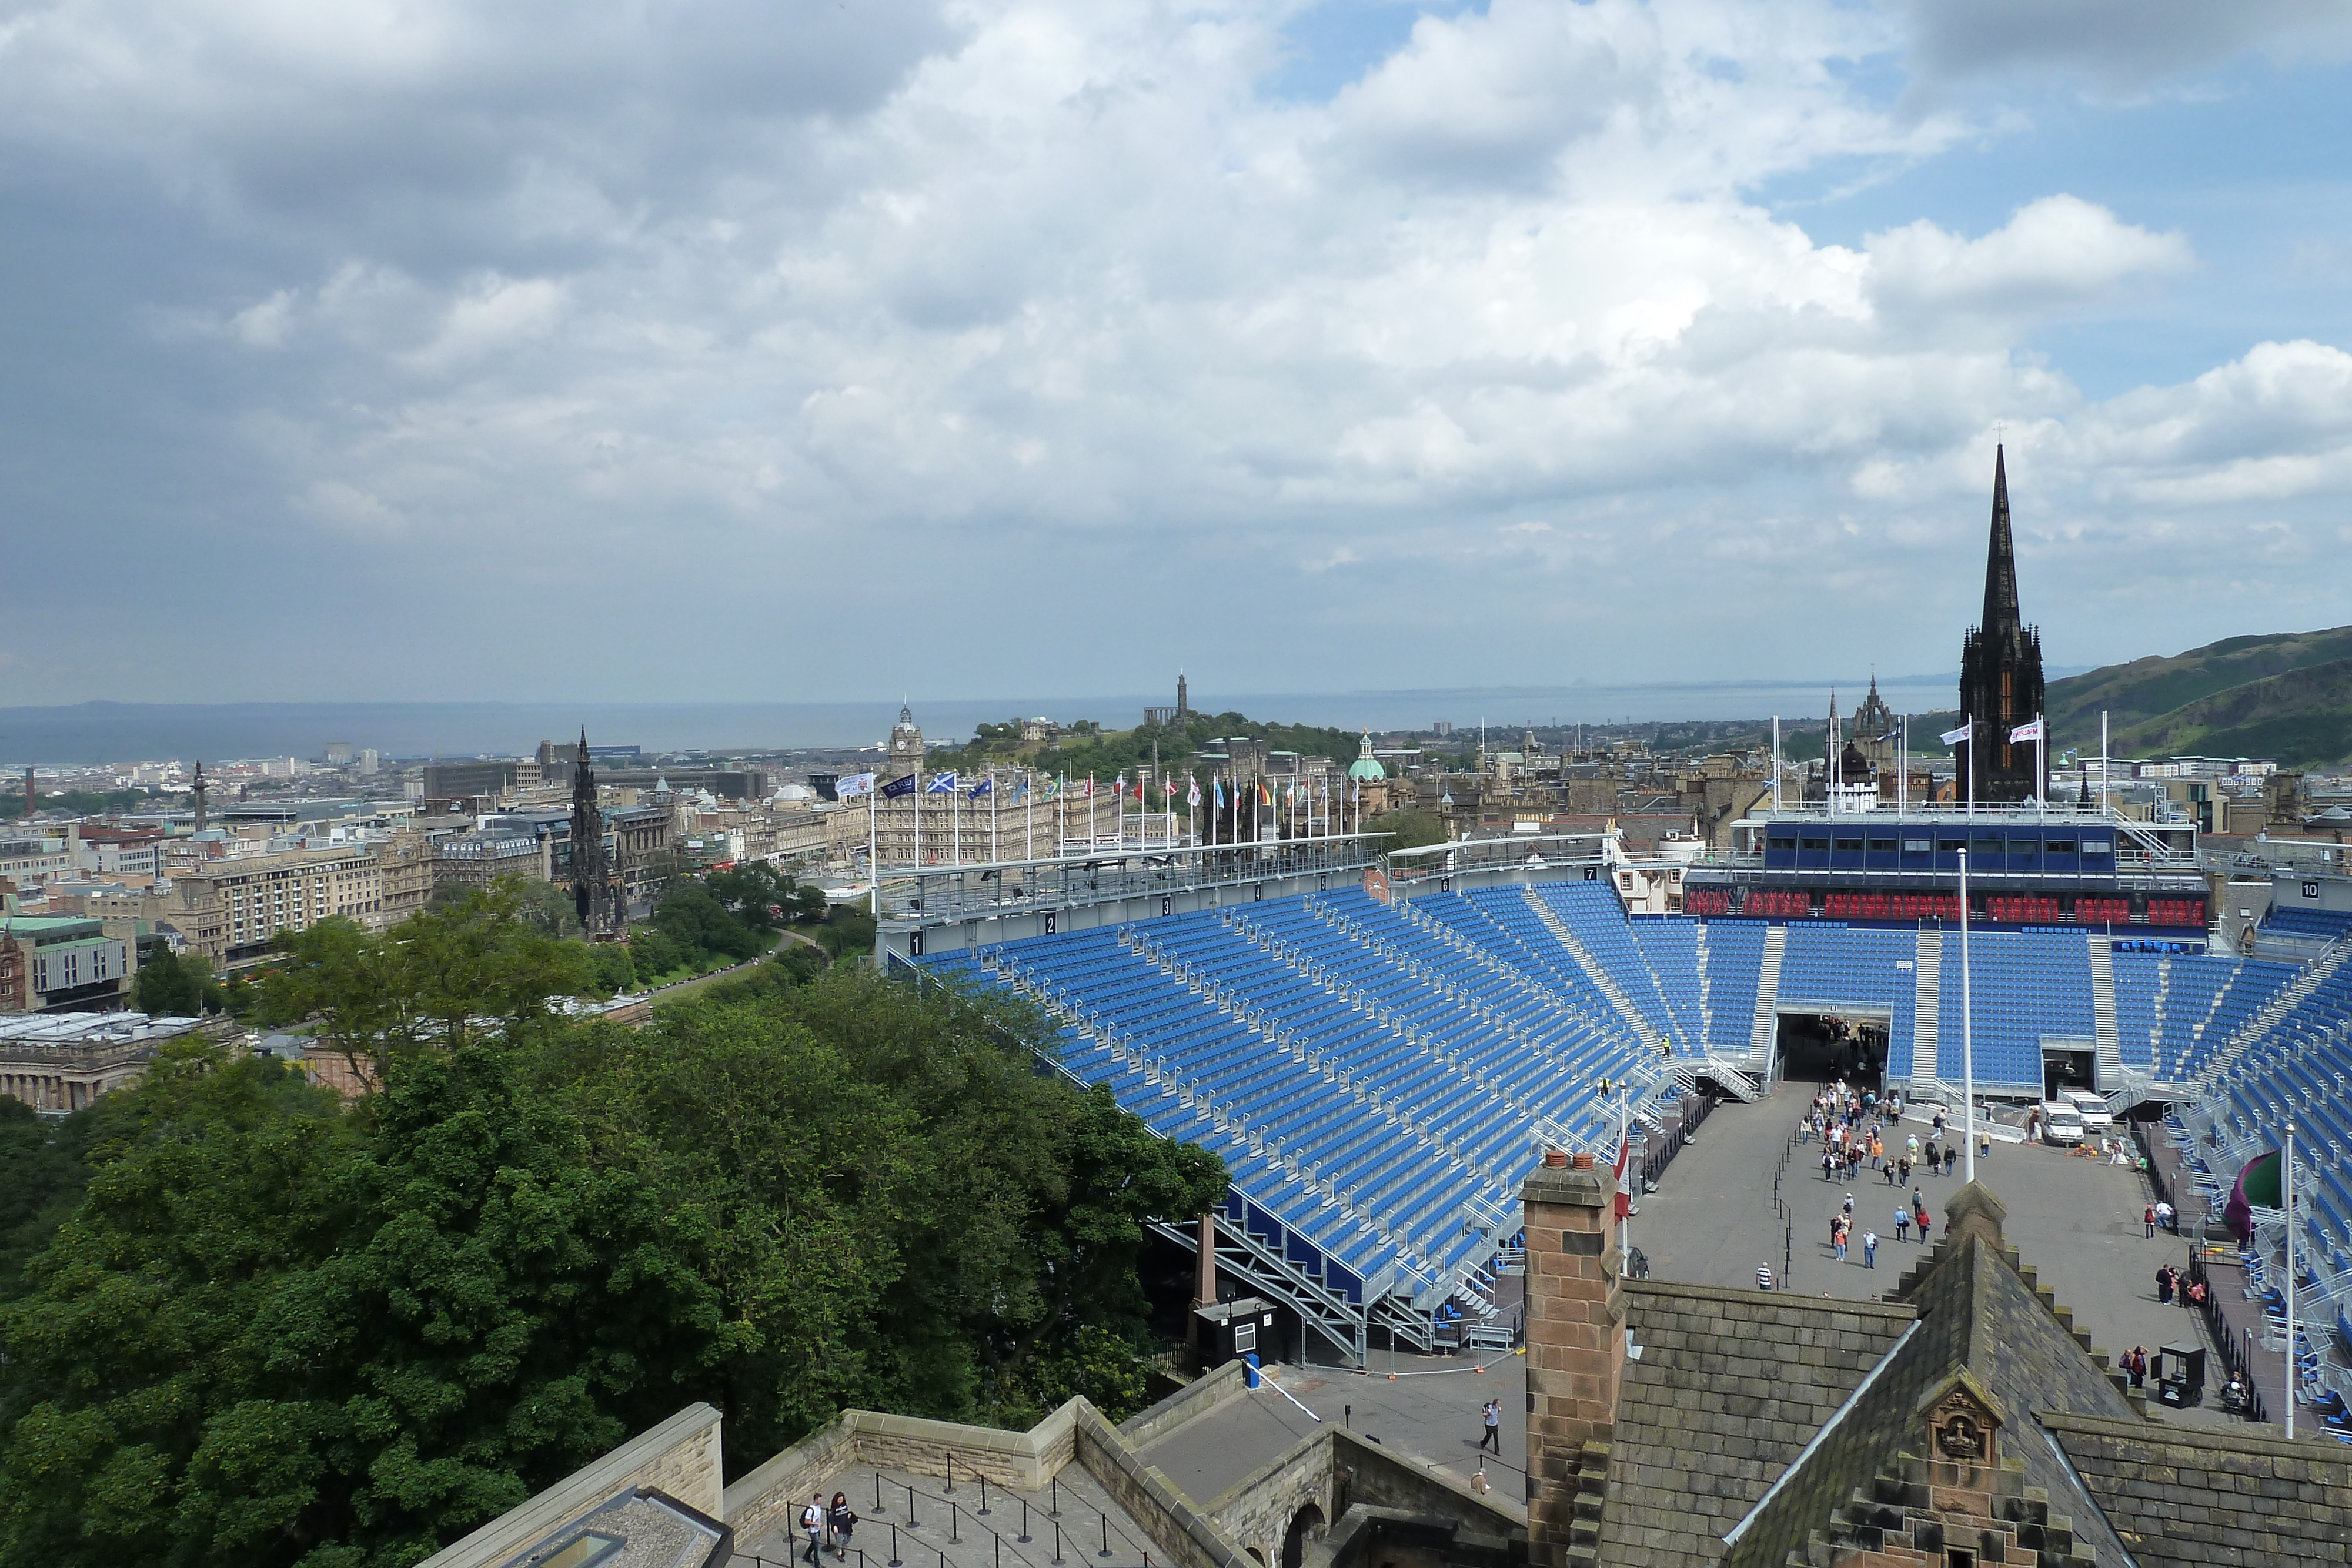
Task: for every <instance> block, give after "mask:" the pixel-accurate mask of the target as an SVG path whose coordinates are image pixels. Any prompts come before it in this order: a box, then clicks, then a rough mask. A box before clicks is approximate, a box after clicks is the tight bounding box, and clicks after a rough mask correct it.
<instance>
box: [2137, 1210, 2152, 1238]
mask: <svg viewBox="0 0 2352 1568" xmlns="http://www.w3.org/2000/svg"><path fill="white" fill-rule="evenodd" d="M2139 1222H2140V1224H2142V1225H2143V1226H2146V1227H2147V1239H2148V1240H2150V1241H2153V1240H2155V1239H2156V1205H2154V1204H2152V1203H2151V1204H2149V1205H2148V1206H2147V1208H2145V1209H2143V1210H2142V1211H2141V1212H2140V1217H2139Z"/></svg>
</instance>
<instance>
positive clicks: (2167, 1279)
mask: <svg viewBox="0 0 2352 1568" xmlns="http://www.w3.org/2000/svg"><path fill="white" fill-rule="evenodd" d="M2205 1295H2206V1290H2205V1277H2204V1276H2203V1275H2202V1274H2190V1273H2188V1272H2187V1271H2185V1270H2179V1269H2176V1268H2174V1267H2173V1266H2172V1265H2171V1264H2169V1263H2167V1264H2166V1265H2164V1267H2162V1268H2160V1269H2158V1270H2157V1271H2156V1299H2157V1300H2158V1301H2160V1302H2162V1303H2163V1304H2164V1305H2166V1306H2170V1305H2171V1304H2172V1303H2173V1302H2175V1301H2179V1303H2180V1304H2181V1306H2183V1307H2201V1306H2203V1305H2204V1304H2205Z"/></svg>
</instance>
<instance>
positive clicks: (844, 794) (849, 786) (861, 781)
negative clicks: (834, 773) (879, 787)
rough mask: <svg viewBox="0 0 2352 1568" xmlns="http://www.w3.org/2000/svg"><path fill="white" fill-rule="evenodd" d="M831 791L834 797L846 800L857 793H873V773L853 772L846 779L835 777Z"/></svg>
mask: <svg viewBox="0 0 2352 1568" xmlns="http://www.w3.org/2000/svg"><path fill="white" fill-rule="evenodd" d="M833 793H834V798H835V800H850V799H852V798H853V797H855V796H858V795H871V794H872V793H874V775H872V774H871V773H853V774H851V775H850V776H849V777H848V778H846V779H835V780H834V781H833Z"/></svg>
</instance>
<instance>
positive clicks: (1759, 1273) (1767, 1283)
mask: <svg viewBox="0 0 2352 1568" xmlns="http://www.w3.org/2000/svg"><path fill="white" fill-rule="evenodd" d="M1756 1288H1757V1289H1758V1290H1759V1291H1769V1290H1770V1289H1771V1288H1772V1265H1771V1264H1769V1263H1759V1264H1757V1265H1756Z"/></svg>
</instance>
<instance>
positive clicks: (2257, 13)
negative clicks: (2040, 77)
mask: <svg viewBox="0 0 2352 1568" xmlns="http://www.w3.org/2000/svg"><path fill="white" fill-rule="evenodd" d="M1899 9H1900V10H1901V12H1902V13H1903V15H1904V16H1905V17H1906V20H1907V22H1908V23H1909V26H1910V28H1911V31H1912V37H1913V40H1914V42H1913V47H1912V50H1911V53H1910V57H1909V64H1910V67H1911V69H1912V71H1913V73H1914V76H1915V78H1916V80H1917V81H1918V82H1919V83H1920V84H1921V85H1923V86H1925V87H1927V88H1929V89H1934V88H1936V87H1937V86H1940V85H1941V84H1945V83H1957V82H1963V81H1981V80H1985V79H1989V78H2000V77H2003V76H2010V75H2013V74H2015V73H2018V72H2021V71H2022V72H2032V71H2043V72H2059V73H2063V74H2065V75H2067V76H2070V77H2072V78H2076V79H2078V80H2080V81H2082V82H2084V84H2086V85H2087V86H2089V87H2090V88H2092V89H2094V90H2095V91H2096V92H2098V93H2099V94H2101V95H2103V96H2125V95H2130V94H2134V93H2138V92H2141V91H2144V90H2146V89H2149V88H2151V87H2154V86H2156V85H2158V84H2159V83H2161V82H2163V81H2165V80H2167V79H2168V78H2174V77H2178V76H2181V75H2185V74H2192V73H2195V72H2199V71H2203V70H2208V69H2210V68H2214V67H2216V66H2220V65H2222V64H2225V63H2226V62H2228V61H2229V60H2231V58H2233V57H2237V56H2239V55H2242V54H2245V53H2248V52H2261V53H2266V54H2270V55H2273V56H2274V57H2281V58H2284V57H2290V56H2296V55H2301V56H2304V57H2306V58H2308V57H2310V56H2311V55H2314V54H2317V55H2322V56H2326V57H2333V58H2336V59H2341V58H2343V57H2344V56H2345V54H2346V51H2347V48H2352V10H2347V8H2345V7H2343V6H2340V5H2328V4H2324V3H2323V4H2316V5H2315V4H2313V3H2312V0H2225V3H2221V4H2216V3H2214V0H1963V3H1955V0H1901V3H1900V5H1899Z"/></svg>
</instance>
